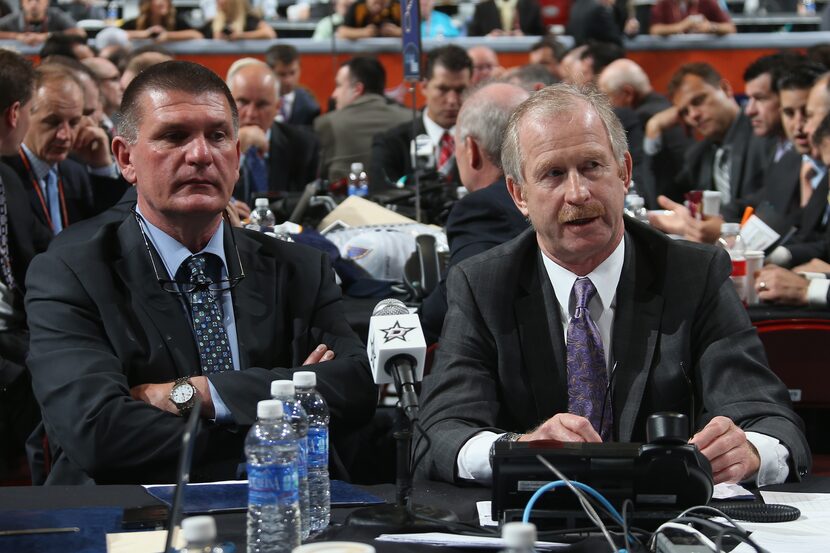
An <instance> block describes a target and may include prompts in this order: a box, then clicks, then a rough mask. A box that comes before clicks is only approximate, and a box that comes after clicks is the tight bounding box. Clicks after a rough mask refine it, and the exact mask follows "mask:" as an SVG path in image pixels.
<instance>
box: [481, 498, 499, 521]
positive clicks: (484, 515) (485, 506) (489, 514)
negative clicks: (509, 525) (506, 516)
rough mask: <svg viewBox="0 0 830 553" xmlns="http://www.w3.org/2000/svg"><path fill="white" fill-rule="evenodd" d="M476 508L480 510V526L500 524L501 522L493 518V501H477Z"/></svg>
mask: <svg viewBox="0 0 830 553" xmlns="http://www.w3.org/2000/svg"><path fill="white" fill-rule="evenodd" d="M476 510H478V524H479V526H498V525H499V523H498V522H496V521H495V520H493V502H492V501H476Z"/></svg>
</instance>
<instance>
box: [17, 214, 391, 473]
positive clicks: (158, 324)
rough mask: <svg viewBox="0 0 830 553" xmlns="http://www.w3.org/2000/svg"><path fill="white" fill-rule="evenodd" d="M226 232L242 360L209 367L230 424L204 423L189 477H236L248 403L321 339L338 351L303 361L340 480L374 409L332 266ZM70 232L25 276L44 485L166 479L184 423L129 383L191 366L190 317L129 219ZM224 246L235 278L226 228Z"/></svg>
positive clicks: (299, 251) (195, 358)
mask: <svg viewBox="0 0 830 553" xmlns="http://www.w3.org/2000/svg"><path fill="white" fill-rule="evenodd" d="M84 230H85V231H86V230H87V229H84ZM71 231H72V229H71V228H70V229H68V232H71ZM233 232H234V234H235V235H236V240H237V244H238V248H239V255H240V256H241V260H242V265H243V267H244V270H245V274H246V278H245V279H244V280H243V281H242V282H241V283H240V284H239V285H238V286H237V287H236V288H234V289H233V292H232V294H233V301H234V315H235V318H236V328H237V333H238V339H239V352H240V367H242V370H240V371H228V372H225V373H221V374H216V375H211V377H210V379H211V382H212V383H213V385H214V386H215V388H216V390H217V392H218V393H219V395H220V396H221V397H222V399H223V400H224V402H225V403H226V405H227V406H228V408H229V409H230V412H231V413H232V416H233V424H230V425H220V424H212V423H210V422H208V421H203V424H202V429H201V430H200V432H199V434H198V435H197V437H196V452H195V456H194V461H193V470H192V473H191V474H192V476H191V479H195V480H216V479H225V478H234V477H236V474H237V465H238V463H240V461H242V460H243V458H244V454H243V441H244V438H245V433H246V431H247V429H248V426H249V425H251V424H252V423H253V421H254V420H255V418H256V404H257V401H258V400H261V399H265V398H267V397H268V396H269V394H270V390H269V387H270V383H271V381H272V380H275V379H279V378H291V375H292V373H293V372H294V370H295V368H299V367H300V366H301V364H302V362H303V361H304V360H305V358H306V357H307V355H308V354H309V353H310V352H311V351H312V350H313V349H314V347H316V346H317V344H320V343H325V344H326V345H327V346H328V347H329V348H331V349H333V350H334V351H335V352H337V358H336V359H334V360H333V361H329V362H326V363H321V364H318V365H310V366H307V367H303V370H313V371H315V372H316V373H317V378H318V388H319V389H320V392H321V393H322V395H323V396H324V397H325V399H326V401H327V402H328V404H329V407H330V409H331V413H332V422H331V436H332V444H333V447H332V453H333V455H332V472H333V474H334V475H335V476H334V477H347V474H346V472H345V468H344V465H343V462H345V463H348V462H349V461H348V459H343V458H342V457H343V453H344V452H348V451H349V448H348V445H349V443H350V438H351V432H352V431H353V430H354V429H356V428H358V427H360V426H361V425H363V424H365V423H366V422H368V420H369V419H370V418H371V416H372V414H373V412H374V406H375V403H376V400H377V390H376V387H375V386H374V385H373V383H372V377H371V373H370V372H369V369H368V362H367V359H366V352H365V350H364V348H363V346H362V344H361V343H360V341H359V339H358V338H357V336H356V335H355V334H354V332H353V331H352V330H351V329H350V328H349V326H348V324H347V323H346V320H345V317H344V315H343V309H342V305H341V299H340V290H339V289H338V287H337V285H336V284H335V282H334V278H333V272H332V270H331V266H330V265H329V262H328V260H327V258H326V256H325V254H323V253H321V252H318V251H316V250H312V249H309V248H306V247H304V246H300V245H297V244H289V243H285V242H281V241H278V240H275V239H272V238H270V237H267V236H264V235H261V234H258V233H253V232H250V231H242V230H239V229H234V231H233ZM75 238H76V239H75V240H72V241H67V242H66V243H65V244H64V245H63V246H61V247H55V248H51V249H50V250H49V251H48V252H46V253H45V254H43V255H40V256H38V257H37V258H35V260H34V261H33V262H32V264H31V267H30V270H29V275H28V279H29V280H28V282H27V284H28V293H27V295H26V308H27V311H28V313H29V321H30V328H31V335H32V338H31V353H30V355H29V367H30V370H31V373H32V381H33V386H34V390H35V395H36V397H37V399H38V401H39V403H40V405H41V407H42V409H43V415H44V424H45V428H46V432H47V434H48V436H49V441H50V444H51V446H52V450H53V451H52V453H53V460H54V461H53V467H52V472H51V474H50V475H49V479H48V481H47V483H54V484H59V483H60V484H67V483H82V482H89V481H90V480H94V481H95V482H98V483H104V482H107V483H115V482H121V483H128V482H129V483H143V482H171V481H172V480H171V479H172V478H174V474H175V470H176V460H177V457H178V455H179V451H180V445H181V435H182V430H183V428H184V423H185V420H184V419H183V418H181V417H178V416H175V415H171V414H169V413H166V412H163V411H161V410H159V409H157V408H155V407H152V406H150V405H147V404H145V403H144V402H141V401H136V400H133V399H131V398H130V395H129V390H130V388H131V387H133V386H136V385H138V384H142V383H153V382H170V381H172V380H174V379H176V378H179V377H182V376H188V375H196V374H199V373H200V365H199V355H198V352H197V347H196V344H195V341H194V339H193V331H192V329H191V325H190V322H189V320H188V319H187V317H186V314H185V311H184V309H183V307H182V304H181V303H180V301H179V300H178V299H177V298H176V297H175V296H173V295H171V294H170V293H168V292H165V291H163V290H162V288H161V287H160V286H159V284H158V283H157V282H156V281H155V278H154V277H153V269H152V267H151V264H150V259H149V256H148V254H147V251H146V249H145V245H144V242H143V240H142V238H141V235H140V232H139V227H138V224H137V223H136V221H135V219H134V218H133V217H127V218H126V219H124V220H123V221H110V222H108V223H106V224H104V225H103V226H101V227H100V228H99V229H98V230H96V231H95V232H94V233H91V234H89V233H86V234H85V235H84V236H81V237H75ZM225 249H226V252H227V259H228V262H229V263H230V269H229V272H230V273H231V274H238V270H239V268H238V267H236V265H237V263H236V261H235V260H236V254H235V253H234V252H233V246H232V243H231V241H230V234H229V232H228V231H227V230H226V234H225ZM157 263H158V262H157ZM341 450H342V451H341ZM338 453H339V454H340V455H339V456H338V455H337V454H338ZM341 461H342V462H341Z"/></svg>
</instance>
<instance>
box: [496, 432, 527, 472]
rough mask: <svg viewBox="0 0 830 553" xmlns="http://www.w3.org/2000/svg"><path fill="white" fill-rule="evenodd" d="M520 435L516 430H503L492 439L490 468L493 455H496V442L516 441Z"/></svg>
mask: <svg viewBox="0 0 830 553" xmlns="http://www.w3.org/2000/svg"><path fill="white" fill-rule="evenodd" d="M521 437H522V435H521V434H518V433H516V432H505V433H504V434H502V435H501V436H499V437H498V438H496V439H495V440H493V444H492V445H491V446H490V469H492V468H493V457H495V455H496V444H497V443H498V442H518V441H519V438H521Z"/></svg>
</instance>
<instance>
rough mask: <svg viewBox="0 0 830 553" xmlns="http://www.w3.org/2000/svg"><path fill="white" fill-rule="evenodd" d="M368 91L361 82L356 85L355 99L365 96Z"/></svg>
mask: <svg viewBox="0 0 830 553" xmlns="http://www.w3.org/2000/svg"><path fill="white" fill-rule="evenodd" d="M365 91H366V87H365V86H364V85H363V83H361V82H360V81H358V82H356V83H354V95H355V98H356V97H358V96H363V93H364V92H365Z"/></svg>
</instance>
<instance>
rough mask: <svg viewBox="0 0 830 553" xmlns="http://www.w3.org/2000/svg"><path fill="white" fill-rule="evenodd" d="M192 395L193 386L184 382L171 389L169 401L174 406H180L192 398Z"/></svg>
mask: <svg viewBox="0 0 830 553" xmlns="http://www.w3.org/2000/svg"><path fill="white" fill-rule="evenodd" d="M193 393H194V388H193V385H192V384H188V383H186V382H185V383H183V384H179V385H178V386H174V387H173V389H172V390H171V391H170V399H172V400H173V403H175V404H176V405H182V404H185V403H187V402H188V401H190V400H191V399H192V398H193Z"/></svg>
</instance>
